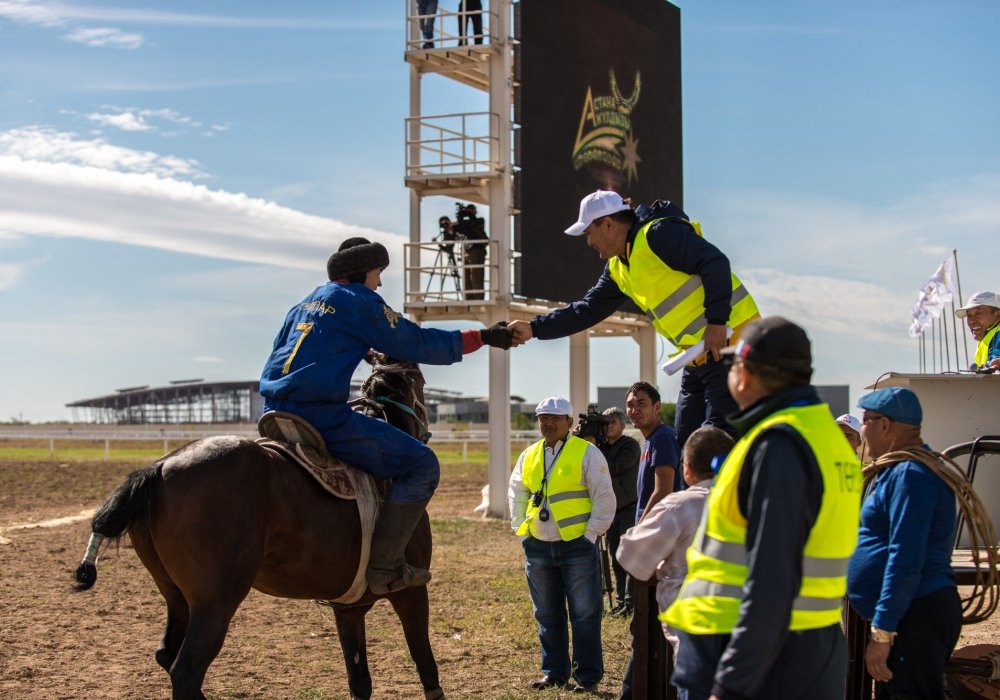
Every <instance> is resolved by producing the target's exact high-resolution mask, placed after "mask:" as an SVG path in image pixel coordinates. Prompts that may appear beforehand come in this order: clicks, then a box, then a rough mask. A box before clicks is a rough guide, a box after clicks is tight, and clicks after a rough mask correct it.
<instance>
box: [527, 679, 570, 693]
mask: <svg viewBox="0 0 1000 700" xmlns="http://www.w3.org/2000/svg"><path fill="white" fill-rule="evenodd" d="M564 685H566V681H564V680H562V679H560V678H553V677H552V676H542V677H541V678H539V679H538V680H537V681H531V688H532V690H547V689H548V688H559V687H562V686H564Z"/></svg>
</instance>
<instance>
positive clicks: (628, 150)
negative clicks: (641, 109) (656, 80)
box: [573, 68, 642, 185]
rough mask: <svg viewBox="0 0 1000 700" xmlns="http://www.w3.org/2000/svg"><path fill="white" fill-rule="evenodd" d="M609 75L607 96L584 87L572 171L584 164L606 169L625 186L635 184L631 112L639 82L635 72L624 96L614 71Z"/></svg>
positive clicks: (636, 142) (637, 160)
mask: <svg viewBox="0 0 1000 700" xmlns="http://www.w3.org/2000/svg"><path fill="white" fill-rule="evenodd" d="M608 74H609V75H610V89H611V94H610V95H597V96H596V97H594V94H593V88H592V86H590V85H588V86H587V96H586V98H584V101H583V112H582V113H581V114H580V126H579V127H578V128H577V132H576V143H575V144H574V145H573V169H574V170H580V169H582V168H584V167H586V166H588V165H597V166H599V167H600V166H604V167H609V168H611V169H613V170H615V171H617V172H619V173H622V174H623V175H625V177H626V178H627V180H628V184H629V185H631V184H632V180H635V181H636V182H638V181H639V171H638V166H639V163H640V162H641V160H642V159H641V158H639V139H637V138H635V137H634V135H633V134H632V110H633V109H635V105H636V103H638V102H639V91H640V89H641V88H642V81H641V79H640V76H639V71H636V72H635V82H634V83H633V85H632V94H631V95H630V96H629V97H627V98H626V97H624V96H623V95H622V93H621V91H620V90H619V89H618V81H617V80H616V79H615V71H614V69H613V68H612V69H610V70H609V71H608Z"/></svg>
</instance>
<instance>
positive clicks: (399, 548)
mask: <svg viewBox="0 0 1000 700" xmlns="http://www.w3.org/2000/svg"><path fill="white" fill-rule="evenodd" d="M429 500H430V499H428V500H427V501H421V502H419V503H396V502H394V501H386V502H384V503H383V504H382V512H381V513H379V516H378V522H376V523H375V533H374V534H373V535H372V550H371V555H370V557H369V559H368V572H367V576H368V587H369V588H370V589H371V591H372V593H374V594H375V595H385V594H386V593H392V592H394V591H398V590H402V589H403V588H408V587H411V586H426V585H427V583H428V582H429V581H430V580H431V572H430V571H427V570H426V569H419V568H417V567H415V566H410V565H409V564H407V563H406V560H405V559H404V558H403V550H405V549H406V545H407V543H408V542H409V541H410V537H411V536H412V535H413V530H414V528H415V527H416V526H417V523H418V522H420V518H421V517H423V514H424V510H425V509H426V507H427V503H428V501H429Z"/></svg>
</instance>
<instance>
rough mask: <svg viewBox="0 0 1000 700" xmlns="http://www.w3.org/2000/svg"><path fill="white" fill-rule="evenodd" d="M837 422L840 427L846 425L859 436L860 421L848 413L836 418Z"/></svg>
mask: <svg viewBox="0 0 1000 700" xmlns="http://www.w3.org/2000/svg"><path fill="white" fill-rule="evenodd" d="M837 422H838V423H840V424H841V425H846V426H847V427H848V428H850V429H851V430H853V431H854V432H856V433H857V434H858V435H860V434H861V421H859V420H858V419H857V418H855V417H854V416H852V415H851V414H850V413H845V414H844V415H842V416H840V417H838V418H837Z"/></svg>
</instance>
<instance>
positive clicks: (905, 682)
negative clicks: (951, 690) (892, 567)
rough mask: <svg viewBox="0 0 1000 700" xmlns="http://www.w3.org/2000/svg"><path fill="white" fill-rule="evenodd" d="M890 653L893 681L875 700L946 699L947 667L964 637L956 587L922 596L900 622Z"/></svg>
mask: <svg viewBox="0 0 1000 700" xmlns="http://www.w3.org/2000/svg"><path fill="white" fill-rule="evenodd" d="M896 631H897V632H898V633H899V634H897V635H896V639H895V640H894V641H893V644H892V649H891V650H890V651H889V661H888V665H889V670H890V671H892V680H891V681H889V682H888V683H879V684H877V686H876V689H875V698H876V700H924V698H928V700H929V699H930V698H933V700H938V699H939V698H942V697H944V666H945V664H946V663H948V658H949V657H950V656H951V652H952V651H954V649H955V644H956V643H957V642H958V635H959V634H961V633H962V602H961V600H960V599H959V597H958V589H957V588H955V587H954V586H949V587H948V588H941V589H938V590H936V591H934V592H933V593H928V594H927V595H925V596H921V597H920V598H917V599H916V600H914V601H913V603H911V604H910V609H909V610H907V611H906V614H905V615H903V619H902V620H900V621H899V628H898V629H897V630H896Z"/></svg>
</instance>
